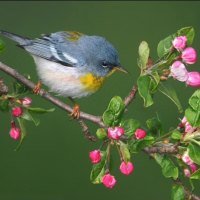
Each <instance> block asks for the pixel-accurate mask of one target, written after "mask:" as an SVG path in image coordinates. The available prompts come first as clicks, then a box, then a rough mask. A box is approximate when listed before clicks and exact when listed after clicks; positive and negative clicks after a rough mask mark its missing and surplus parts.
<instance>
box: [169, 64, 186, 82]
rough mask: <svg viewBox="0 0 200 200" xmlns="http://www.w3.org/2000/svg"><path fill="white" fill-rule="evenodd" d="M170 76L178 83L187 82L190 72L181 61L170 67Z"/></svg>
mask: <svg viewBox="0 0 200 200" xmlns="http://www.w3.org/2000/svg"><path fill="white" fill-rule="evenodd" d="M170 71H171V73H170V76H172V77H173V78H174V79H176V80H178V81H182V82H184V81H186V80H187V79H188V71H187V69H186V68H185V65H184V64H183V63H182V62H180V61H175V62H174V63H173V64H172V66H170Z"/></svg>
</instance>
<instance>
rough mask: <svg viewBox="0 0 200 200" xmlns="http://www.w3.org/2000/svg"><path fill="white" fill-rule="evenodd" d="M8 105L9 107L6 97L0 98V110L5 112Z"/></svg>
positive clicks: (7, 109)
mask: <svg viewBox="0 0 200 200" xmlns="http://www.w3.org/2000/svg"><path fill="white" fill-rule="evenodd" d="M9 109H10V107H9V100H8V99H5V100H4V99H0V110H1V111H2V112H7V111H9Z"/></svg>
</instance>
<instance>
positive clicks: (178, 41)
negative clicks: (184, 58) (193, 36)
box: [172, 36, 187, 50]
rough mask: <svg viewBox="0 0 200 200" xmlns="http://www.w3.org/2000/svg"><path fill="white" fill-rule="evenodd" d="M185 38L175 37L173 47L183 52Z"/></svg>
mask: <svg viewBox="0 0 200 200" xmlns="http://www.w3.org/2000/svg"><path fill="white" fill-rule="evenodd" d="M186 43H187V37H186V36H179V37H176V38H175V39H174V40H173V41H172V44H173V47H174V48H175V49H177V50H183V49H184V48H185V47H186Z"/></svg>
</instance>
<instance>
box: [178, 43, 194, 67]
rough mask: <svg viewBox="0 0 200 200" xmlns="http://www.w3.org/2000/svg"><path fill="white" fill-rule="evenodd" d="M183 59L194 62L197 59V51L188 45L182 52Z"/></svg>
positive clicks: (190, 62)
mask: <svg viewBox="0 0 200 200" xmlns="http://www.w3.org/2000/svg"><path fill="white" fill-rule="evenodd" d="M181 58H182V60H183V61H184V62H185V63H187V64H194V63H195V62H196V61H197V52H196V50H195V49H194V48H192V47H187V48H186V49H184V50H183V52H182V54H181Z"/></svg>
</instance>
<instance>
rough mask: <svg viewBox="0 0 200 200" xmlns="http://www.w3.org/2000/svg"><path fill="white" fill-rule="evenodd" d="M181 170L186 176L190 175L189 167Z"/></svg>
mask: <svg viewBox="0 0 200 200" xmlns="http://www.w3.org/2000/svg"><path fill="white" fill-rule="evenodd" d="M183 171H184V174H185V176H186V177H190V175H191V173H190V170H189V169H187V168H185V169H184V170H183Z"/></svg>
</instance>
